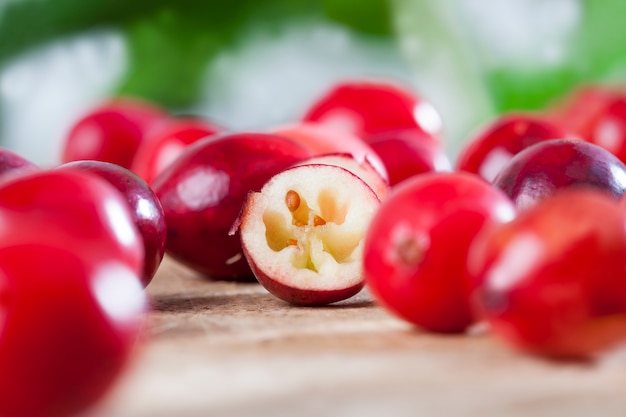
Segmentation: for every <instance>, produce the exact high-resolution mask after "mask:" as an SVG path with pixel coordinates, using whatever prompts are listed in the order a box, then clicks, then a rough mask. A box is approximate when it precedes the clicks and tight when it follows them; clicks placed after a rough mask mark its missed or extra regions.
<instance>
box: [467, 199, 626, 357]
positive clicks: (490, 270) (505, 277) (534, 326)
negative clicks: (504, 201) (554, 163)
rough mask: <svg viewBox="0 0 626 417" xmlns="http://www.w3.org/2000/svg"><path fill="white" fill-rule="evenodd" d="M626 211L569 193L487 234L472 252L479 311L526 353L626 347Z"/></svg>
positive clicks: (578, 353)
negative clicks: (619, 345) (625, 345)
mask: <svg viewBox="0 0 626 417" xmlns="http://www.w3.org/2000/svg"><path fill="white" fill-rule="evenodd" d="M625 224H626V212H624V211H623V210H622V209H621V208H620V207H618V203H617V202H616V201H615V200H614V199H613V198H611V197H609V196H607V195H606V193H602V192H600V191H598V190H596V189H591V188H589V189H566V190H559V191H557V192H556V193H555V194H553V195H551V196H549V197H547V198H545V199H543V200H541V201H540V202H538V203H537V204H536V205H535V206H533V207H531V208H529V209H528V210H526V211H524V212H522V213H519V215H518V216H517V217H516V218H515V219H514V220H512V221H511V222H509V223H506V224H501V225H497V226H494V227H492V228H490V229H485V230H484V231H483V232H482V233H481V234H479V235H478V236H477V237H476V239H475V241H474V243H473V244H472V247H471V249H470V258H469V262H468V270H469V271H470V274H471V276H472V278H471V280H472V281H473V286H474V288H475V291H474V295H473V296H472V300H473V305H474V307H475V308H476V311H477V313H478V315H479V316H480V317H481V318H482V319H484V320H485V321H486V322H487V323H488V324H489V326H490V328H491V329H492V332H493V333H494V334H495V335H496V336H498V337H500V338H502V339H503V340H505V341H506V342H507V343H509V344H511V345H512V346H514V347H516V348H518V349H521V350H523V351H527V352H531V353H534V354H538V355H546V356H549V357H566V358H591V357H593V356H595V355H597V354H600V353H602V352H604V351H606V350H607V349H610V348H613V347H615V346H616V345H618V344H620V343H623V342H624V341H626V269H625V268H624V260H625V259H626V232H625V230H626V229H625V227H624V225H625Z"/></svg>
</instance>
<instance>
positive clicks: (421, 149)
mask: <svg viewBox="0 0 626 417" xmlns="http://www.w3.org/2000/svg"><path fill="white" fill-rule="evenodd" d="M367 143H368V144H369V146H371V148H372V149H373V150H374V152H375V153H376V154H377V155H378V156H379V157H380V159H381V160H382V161H383V164H384V165H385V169H386V171H387V174H388V176H389V185H390V186H392V187H393V186H395V185H397V184H398V183H400V182H402V181H404V180H406V179H408V178H410V177H412V176H415V175H418V174H424V173H427V172H449V171H452V164H451V162H450V158H449V157H448V154H446V152H445V149H444V147H443V144H442V143H441V141H439V140H437V139H434V138H433V137H432V136H430V135H427V134H425V133H424V132H423V131H422V130H420V129H400V130H388V131H385V132H381V133H377V134H373V135H370V136H368V137H367Z"/></svg>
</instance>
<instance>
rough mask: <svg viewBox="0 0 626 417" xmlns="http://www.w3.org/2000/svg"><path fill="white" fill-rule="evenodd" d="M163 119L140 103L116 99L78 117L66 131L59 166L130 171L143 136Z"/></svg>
mask: <svg viewBox="0 0 626 417" xmlns="http://www.w3.org/2000/svg"><path fill="white" fill-rule="evenodd" d="M165 117H166V113H165V111H163V110H161V109H160V108H158V107H156V106H154V105H152V104H149V103H144V102H141V101H136V100H131V99H127V98H123V99H122V98H120V99H116V100H111V101H109V102H106V103H103V104H102V105H100V106H99V107H97V108H95V109H93V110H91V111H90V112H88V113H87V114H85V115H84V116H82V117H81V118H80V119H79V120H78V121H77V122H76V123H75V124H74V125H73V126H72V127H71V129H70V131H69V133H68V135H67V137H66V139H65V143H64V146H63V150H62V155H61V162H63V163H65V162H71V161H77V160H84V159H87V160H96V161H104V162H112V163H114V164H117V165H121V166H123V167H124V168H130V167H131V166H132V163H133V159H134V157H135V154H136V152H137V149H139V146H140V144H141V143H142V141H143V140H144V136H145V134H146V132H147V131H148V130H149V129H150V128H151V127H153V126H154V125H155V124H156V123H159V122H160V121H162V120H163V119H164V118H165Z"/></svg>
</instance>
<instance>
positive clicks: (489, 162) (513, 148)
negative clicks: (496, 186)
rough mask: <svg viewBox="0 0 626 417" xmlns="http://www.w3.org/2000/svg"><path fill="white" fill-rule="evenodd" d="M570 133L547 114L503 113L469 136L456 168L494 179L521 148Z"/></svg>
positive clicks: (563, 136) (562, 137)
mask: <svg viewBox="0 0 626 417" xmlns="http://www.w3.org/2000/svg"><path fill="white" fill-rule="evenodd" d="M569 136H571V135H570V134H569V133H567V132H566V130H565V129H564V128H562V127H561V126H560V125H557V124H556V123H553V122H552V121H550V120H548V118H546V117H542V116H538V115H531V114H521V113H520V114H506V115H503V116H500V117H498V118H496V119H495V120H493V121H491V122H490V123H489V124H488V125H487V126H485V127H483V128H482V129H481V130H480V131H479V132H478V133H477V134H476V135H475V136H472V137H470V138H469V139H468V141H467V143H466V144H465V145H464V147H463V148H462V149H461V151H460V153H459V157H458V159H457V163H456V167H457V169H458V170H461V171H467V172H472V173H475V174H478V175H480V176H481V177H483V178H485V179H486V180H487V181H493V179H494V178H495V177H496V175H497V174H498V173H499V172H500V170H501V169H502V168H503V167H504V166H505V165H506V164H507V163H508V162H509V161H510V160H511V158H513V156H514V155H516V154H517V153H518V152H520V151H521V150H523V149H526V148H527V147H529V146H531V145H534V144H536V143H539V142H541V141H544V140H550V139H564V138H567V137H569Z"/></svg>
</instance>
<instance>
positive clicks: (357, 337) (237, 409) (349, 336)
mask: <svg viewBox="0 0 626 417" xmlns="http://www.w3.org/2000/svg"><path fill="white" fill-rule="evenodd" d="M148 292H149V294H150V296H151V297H152V299H153V303H154V308H153V311H152V312H151V313H150V315H149V317H148V320H147V323H146V335H145V338H144V339H145V340H143V341H142V342H141V343H140V347H139V349H138V351H137V357H136V359H135V360H134V363H133V365H132V366H131V367H130V369H129V370H128V372H127V373H126V374H125V375H124V377H123V378H122V379H121V380H120V381H119V383H118V384H117V385H116V387H115V389H114V390H113V392H112V394H111V395H110V397H109V398H108V399H107V400H106V401H105V402H104V403H103V404H102V405H101V407H99V408H98V410H96V412H95V415H96V416H100V417H196V416H197V417H205V416H237V417H239V416H272V417H282V416H285V417H287V416H289V417H293V416H297V417H300V416H303V417H307V416H311V417H313V416H315V417H320V416H346V417H351V416H355V417H356V416H359V417H360V416H383V415H384V416H390V417H391V416H393V417H397V416H429V417H430V416H476V417H486V416H499V417H501V416H507V417H514V416H550V417H554V416H567V417H577V416H581V417H583V416H584V417H587V416H591V415H595V416H603V417H606V416H620V417H623V416H626V348H624V349H618V350H615V351H612V352H609V353H607V354H606V355H604V356H603V357H601V358H600V359H599V360H598V361H597V362H594V363H586V364H583V363H555V362H550V361H545V360H541V359H538V358H534V357H528V356H525V355H522V354H520V353H518V352H515V351H513V350H512V349H510V348H509V347H508V346H504V345H502V344H501V343H500V342H499V341H498V340H496V339H495V338H494V337H493V336H491V335H489V334H487V333H484V332H483V333H476V334H472V335H462V336H440V335H432V334H428V333H425V332H421V331H419V330H418V329H414V328H411V327H410V326H408V325H406V324H405V323H403V322H401V321H400V320H398V319H396V318H394V317H392V316H390V315H389V314H388V313H387V312H386V311H385V310H383V309H381V308H380V307H378V306H376V305H375V304H374V303H373V302H372V298H371V297H370V296H369V294H367V292H366V291H363V292H362V293H361V294H359V295H358V296H356V297H354V298H352V299H350V300H347V301H344V302H341V303H338V304H337V305H333V306H328V307H322V308H302V307H294V306H290V305H288V304H286V303H283V302H282V301H280V300H277V299H275V298H274V297H273V296H271V295H270V294H268V293H267V292H266V291H265V290H264V289H263V288H262V287H260V286H259V285H258V284H236V283H224V282H211V281H207V280H204V279H202V278H201V277H199V276H197V275H196V274H194V273H193V272H191V271H190V270H189V269H187V268H185V267H183V266H181V265H180V264H178V263H176V262H174V261H172V260H171V259H167V258H166V260H165V261H164V263H163V265H162V267H161V269H160V270H159V273H158V274H157V276H156V277H155V279H154V281H153V282H152V283H151V284H150V286H149V287H148Z"/></svg>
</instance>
